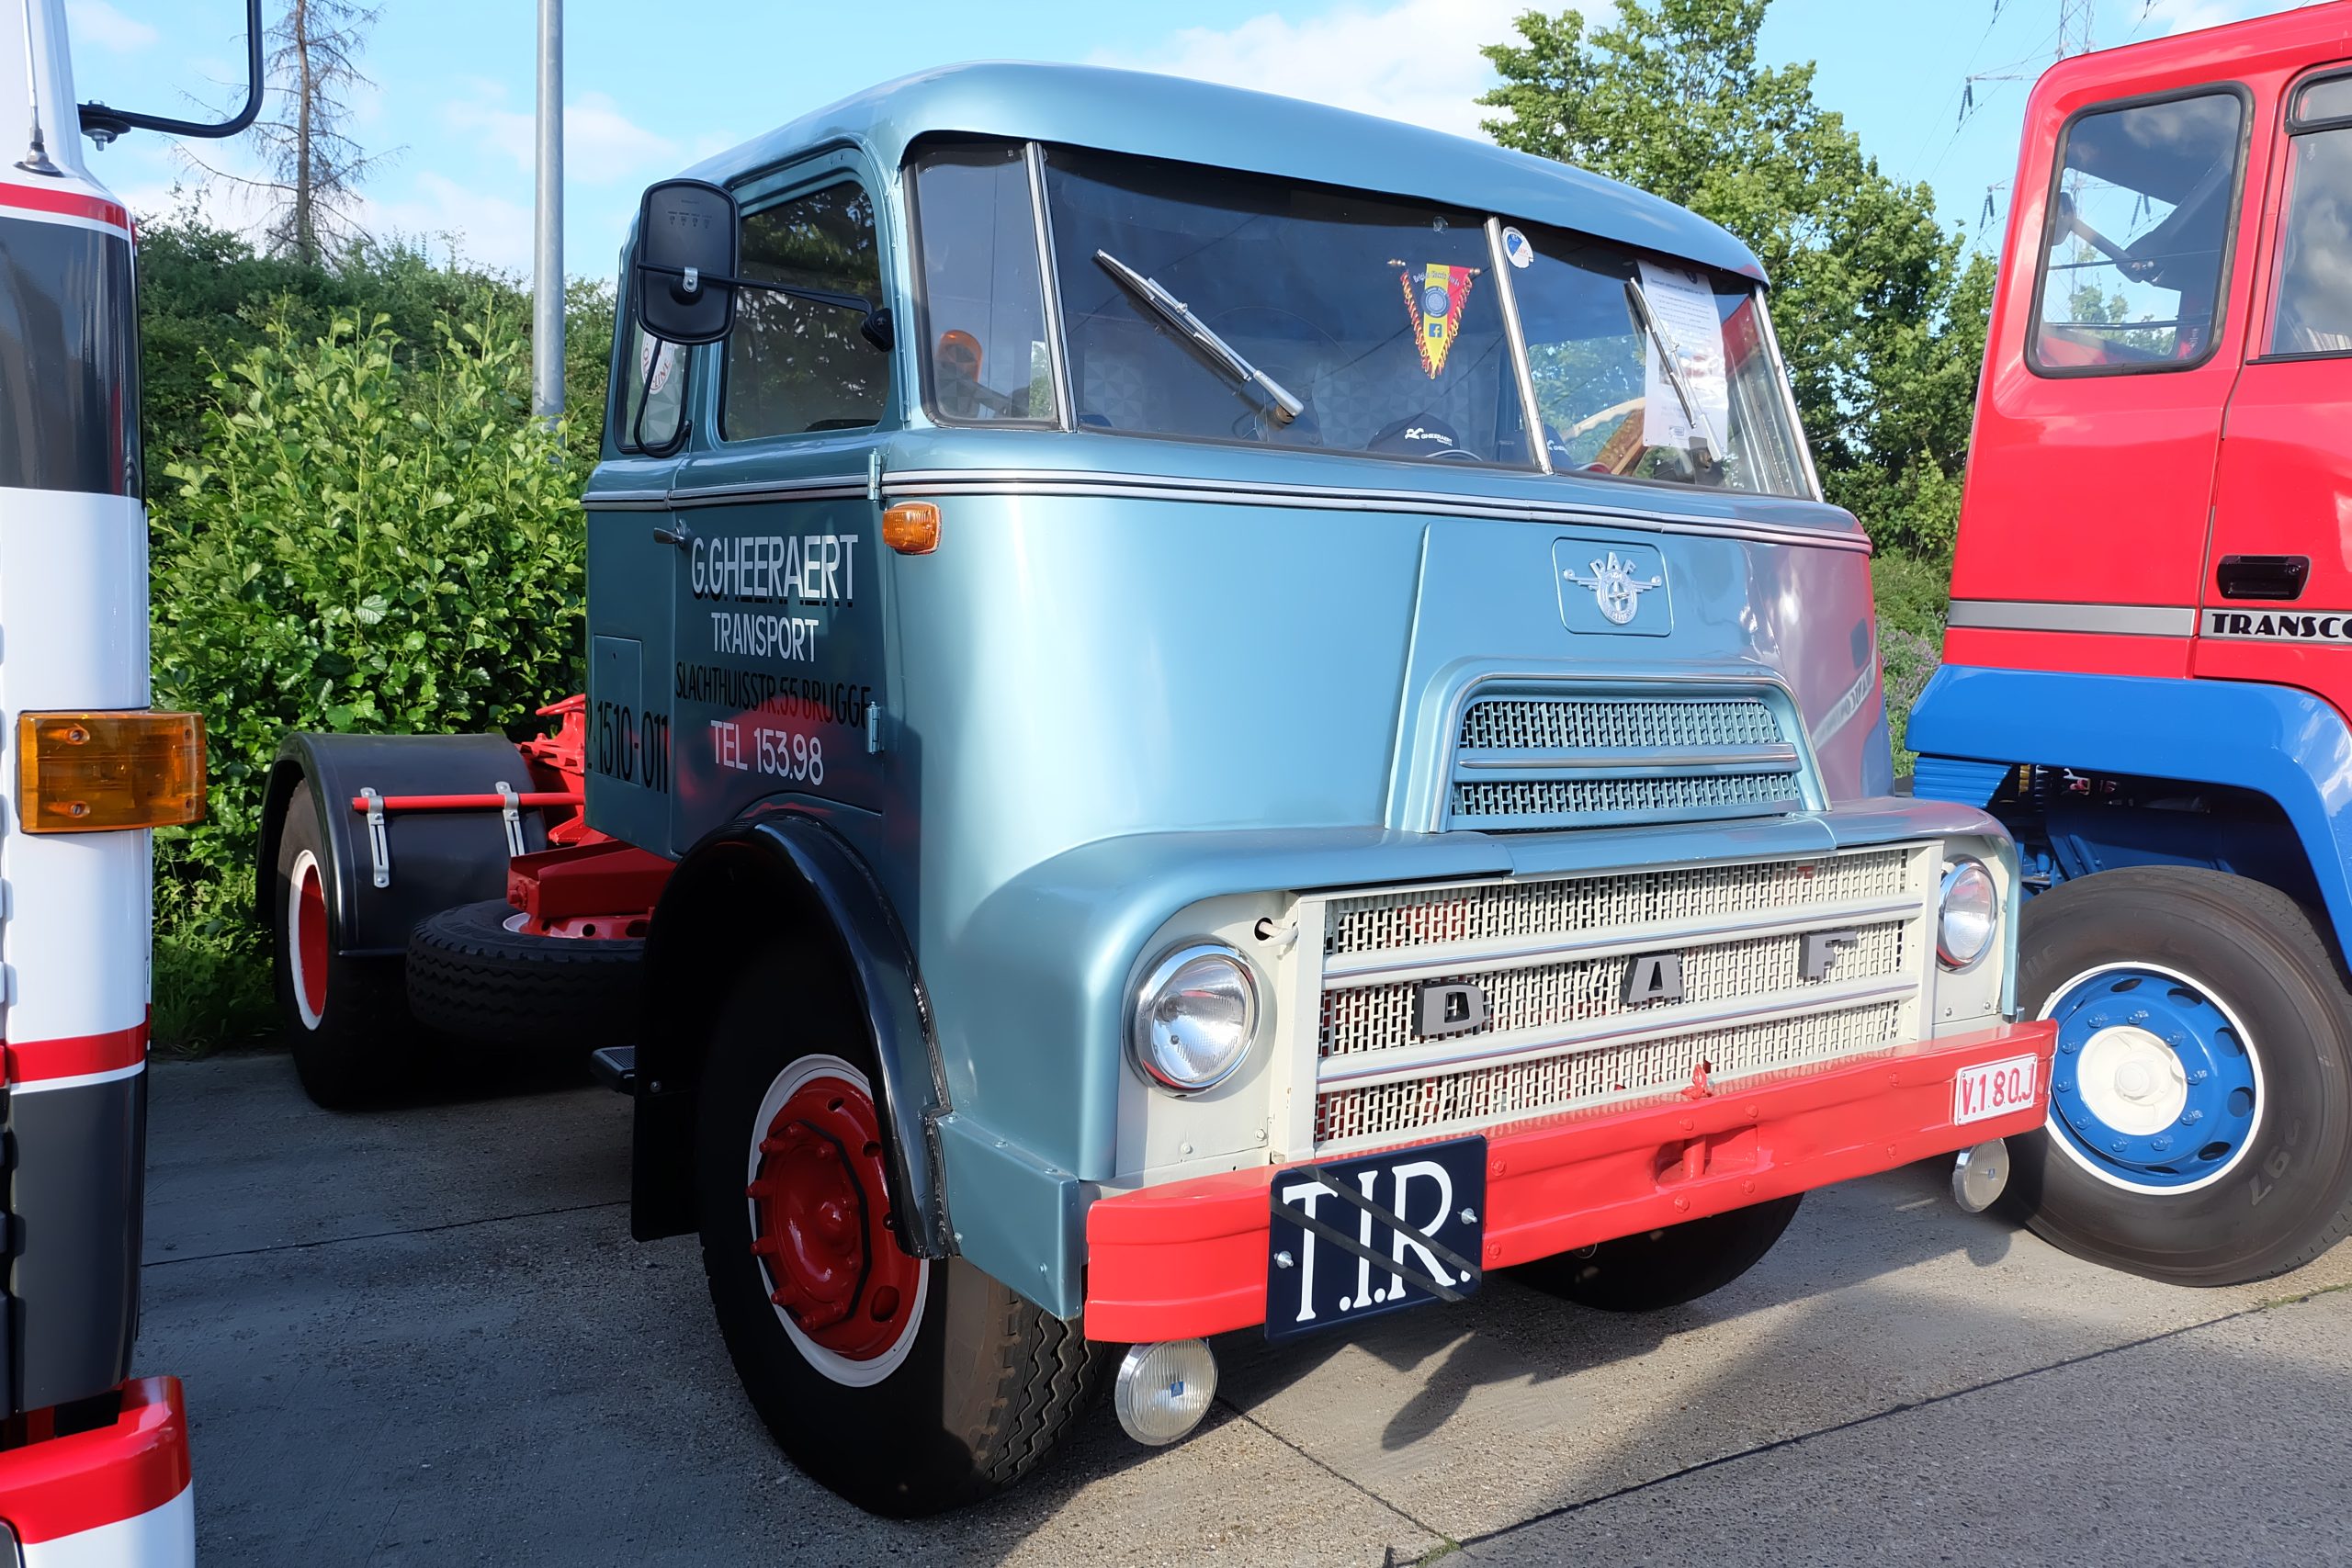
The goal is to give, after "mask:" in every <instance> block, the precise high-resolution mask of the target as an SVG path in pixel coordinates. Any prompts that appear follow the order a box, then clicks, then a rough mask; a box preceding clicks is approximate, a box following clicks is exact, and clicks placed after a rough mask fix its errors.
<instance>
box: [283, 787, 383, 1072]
mask: <svg viewBox="0 0 2352 1568" xmlns="http://www.w3.org/2000/svg"><path fill="white" fill-rule="evenodd" d="M333 888H334V848H333V846H332V845H331V844H330V843H329V842H328V841H327V838H326V834H325V831H324V829H322V827H321V825H320V821H319V808H318V804H317V801H316V799H315V797H314V795H313V794H312V792H311V784H310V781H309V780H307V779H305V780H304V781H303V782H302V783H300V784H296V785H295V786H294V793H293V794H292V795H290V796H289V797H288V800H287V803H286V825H285V829H284V830H283V831H282V832H281V833H280V835H279V837H278V840H277V874H276V886H274V888H273V889H272V892H271V897H270V911H271V919H270V955H271V961H272V962H271V965H270V967H271V969H272V971H273V976H274V979H275V982H276V987H277V1014H278V1019H279V1022H280V1025H281V1027H282V1029H283V1031H284V1032H285V1036H286V1043H287V1046H288V1050H289V1051H291V1053H292V1054H293V1057H294V1071H295V1075H296V1076H297V1077H300V1079H301V1080H302V1091H303V1092H304V1093H305V1094H308V1095H309V1096H310V1097H311V1100H312V1101H313V1102H314V1103H316V1104H319V1105H322V1106H324V1107H326V1108H327V1109H328V1110H330V1111H350V1110H356V1109H359V1108H361V1107H364V1106H368V1105H372V1104H375V1103H377V1102H379V1101H380V1100H384V1099H386V1098H388V1097H390V1096H391V1095H392V1094H394V1093H396V1092H397V1091H399V1090H400V1089H403V1088H405V1087H407V1086H408V1085H409V1084H410V1083H411V1082H412V1081H413V1078H414V1074H415V1052H416V1050H417V1048H418V1046H419V1043H420V1042H419V1040H418V1038H417V1036H418V1030H417V1027H416V1024H415V1022H414V1021H413V1020H412V1019H411V1018H410V1017H409V1015H408V1004H407V1001H406V999H405V998H404V997H403V995H402V991H401V963H400V960H399V959H397V958H394V959H381V958H345V957H344V956H342V955H341V954H340V953H337V952H336V949H337V948H338V947H339V946H341V945H342V940H343V933H342V931H341V929H340V928H339V926H338V925H337V923H336V921H335V918H334V897H333Z"/></svg>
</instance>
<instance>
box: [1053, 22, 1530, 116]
mask: <svg viewBox="0 0 2352 1568" xmlns="http://www.w3.org/2000/svg"><path fill="white" fill-rule="evenodd" d="M1528 6H1529V0H1396V3H1395V4H1392V5H1388V6H1363V5H1357V4H1352V3H1350V4H1342V5H1340V6H1335V7H1333V8H1332V9H1330V10H1328V11H1325V12H1323V13H1321V14H1320V15H1317V16H1313V17H1304V18H1301V19H1298V20H1293V19H1291V18H1289V17H1281V16H1277V15H1275V14H1274V13H1272V12H1268V13H1266V14H1265V15H1263V16H1260V17H1251V18H1250V20H1248V21H1246V22H1243V23H1241V24H1240V25H1239V26H1238V27H1235V28H1227V29H1225V30H1223V31H1218V30H1216V29H1213V28H1181V29H1179V30H1178V31H1176V32H1174V33H1171V34H1170V35H1169V37H1168V39H1167V40H1166V41H1165V42H1164V43H1163V44H1161V45H1160V47H1159V48H1158V49H1157V50H1153V51H1148V52H1146V53H1145V54H1143V55H1141V56H1131V55H1130V56H1121V55H1114V54H1111V53H1108V52H1098V53H1097V54H1096V55H1095V56H1094V63H1096V64H1098V65H1129V66H1139V67H1141V68H1142V69H1144V70H1147V71H1160V72H1165V73H1169V74H1170V75H1175V76H1190V77H1193V78H1194V79H1196V80H1199V81H1204V82H1222V83H1225V84H1227V85H1230V86H1236V87H1254V88H1256V89H1258V90H1259V91H1261V92H1267V93H1280V94H1282V95H1283V96H1287V97H1294V98H1306V99H1309V100H1311V101H1313V102H1316V103H1324V104H1331V105H1334V106H1336V107H1340V108H1349V109H1359V110H1362V111H1363V112H1364V113H1367V114H1376V115H1385V116H1386V117H1387V118H1390V119H1402V120H1409V121H1411V122H1412V123H1414V124H1416V125H1426V126H1430V127H1431V128H1433V129H1435V130H1447V131H1452V132H1453V133H1455V134H1456V135H1460V136H1476V135H1478V134H1480V133H1479V130H1478V122H1479V121H1480V120H1481V119H1485V118H1490V117H1491V116H1492V115H1493V114H1494V112H1495V111H1494V110H1492V109H1484V108H1480V107H1478V106H1477V104H1476V102H1475V101H1474V100H1475V99H1476V97H1477V96H1478V95H1479V94H1481V93H1483V92H1485V91H1486V90H1487V88H1489V87H1491V86H1493V85H1495V81H1496V78H1495V73H1494V69H1493V67H1491V66H1489V65H1488V64H1487V60H1486V57H1485V56H1484V55H1482V54H1480V53H1479V52H1478V50H1479V47H1480V46H1481V45H1483V44H1489V43H1500V42H1502V41H1503V40H1504V39H1510V38H1512V37H1515V36H1516V35H1515V33H1514V32H1513V29H1512V27H1511V24H1512V22H1513V21H1514V20H1515V19H1516V18H1517V17H1520V16H1521V14H1523V13H1524V12H1525V11H1526V10H1527V9H1528Z"/></svg>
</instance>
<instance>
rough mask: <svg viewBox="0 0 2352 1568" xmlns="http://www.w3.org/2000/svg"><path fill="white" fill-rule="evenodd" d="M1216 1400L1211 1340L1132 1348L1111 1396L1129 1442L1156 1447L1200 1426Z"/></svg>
mask: <svg viewBox="0 0 2352 1568" xmlns="http://www.w3.org/2000/svg"><path fill="white" fill-rule="evenodd" d="M1215 1398H1216V1357H1215V1356H1213V1355H1211V1354H1210V1353H1209V1345H1208V1341H1207V1340H1205V1339H1163V1340H1161V1341H1160V1342H1159V1344H1157V1345H1130V1346H1128V1347H1127V1353H1126V1356H1125V1359H1122V1360H1121V1361H1120V1362H1119V1377H1118V1381H1117V1382H1115V1383H1114V1384H1113V1385H1112V1391H1111V1403H1112V1404H1114V1405H1115V1406H1116V1407H1117V1408H1118V1412H1119V1425H1120V1426H1121V1427H1125V1428H1126V1433H1127V1436H1128V1437H1130V1438H1134V1439H1135V1440H1136V1442H1138V1443H1148V1444H1150V1445H1151V1446H1152V1447H1153V1448H1158V1447H1159V1446H1160V1445H1161V1444H1163V1443H1172V1442H1174V1441H1175V1440H1176V1439H1177V1438H1181V1437H1182V1436H1183V1435H1184V1434H1185V1433H1187V1432H1189V1431H1191V1430H1192V1429H1193V1427H1197V1426H1199V1425H1200V1424H1201V1417H1202V1416H1205V1415H1207V1414H1208V1413H1209V1401H1210V1400H1212V1399H1215Z"/></svg>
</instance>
